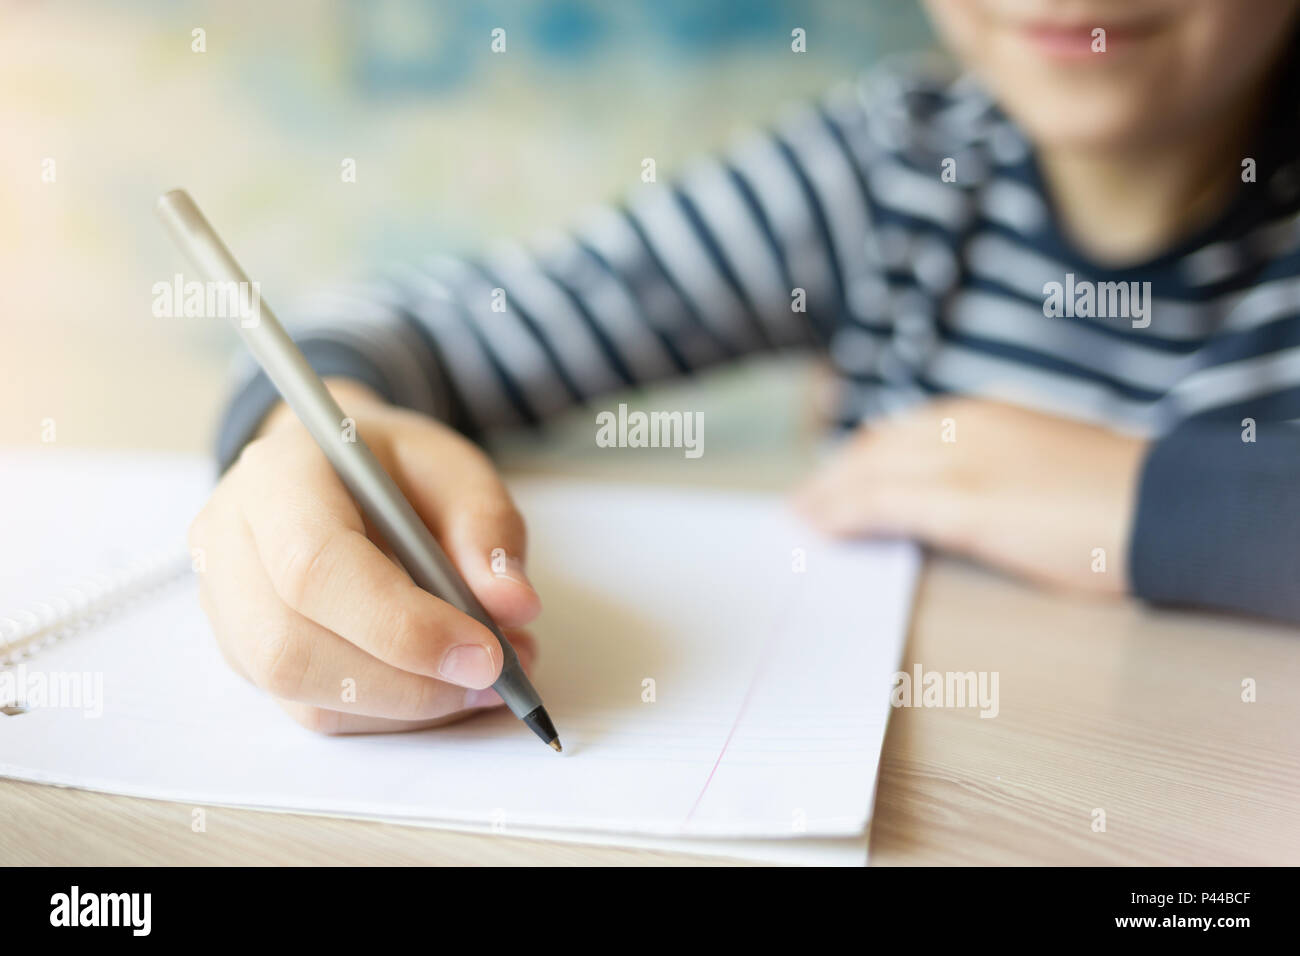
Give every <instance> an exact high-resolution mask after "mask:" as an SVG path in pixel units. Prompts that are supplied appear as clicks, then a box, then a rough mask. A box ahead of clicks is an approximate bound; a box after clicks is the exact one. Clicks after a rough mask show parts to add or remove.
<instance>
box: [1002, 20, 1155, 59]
mask: <svg viewBox="0 0 1300 956" xmlns="http://www.w3.org/2000/svg"><path fill="white" fill-rule="evenodd" d="M1098 29H1101V30H1104V31H1105V41H1106V42H1105V48H1104V50H1095V49H1094V46H1095V45H1096V41H1097V39H1098V37H1097V36H1094V31H1096V30H1098ZM1155 29H1156V24H1155V23H1154V22H1145V23H1137V22H1134V23H1123V24H1105V23H1095V24H1060V23H1049V22H1040V23H1028V24H1025V25H1023V26H1021V27H1020V28H1019V32H1020V34H1021V36H1023V37H1024V38H1025V40H1026V42H1028V43H1029V45H1030V46H1032V47H1033V48H1034V49H1035V50H1037V51H1038V52H1039V53H1041V54H1043V55H1045V56H1048V57H1051V58H1053V59H1062V60H1074V59H1084V58H1087V57H1101V56H1104V55H1105V54H1106V53H1112V52H1115V51H1116V49H1120V50H1123V49H1125V48H1127V47H1129V46H1130V45H1132V44H1133V43H1135V42H1137V41H1138V40H1141V39H1143V38H1145V37H1148V36H1150V35H1152V34H1153V33H1154V32H1155Z"/></svg>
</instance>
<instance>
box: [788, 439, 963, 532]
mask: <svg viewBox="0 0 1300 956" xmlns="http://www.w3.org/2000/svg"><path fill="white" fill-rule="evenodd" d="M928 437H929V436H927V438H928ZM916 444H917V436H916V434H915V432H914V431H913V430H907V429H900V428H898V427H897V426H890V427H885V428H880V429H871V430H865V429H864V430H862V431H860V432H859V433H858V434H857V435H855V436H854V437H853V438H851V439H850V440H849V441H848V442H846V443H845V446H844V447H843V448H842V449H841V451H840V452H839V454H838V455H836V457H835V458H833V459H832V460H831V461H829V462H827V463H826V464H825V465H823V466H822V467H821V468H820V469H819V470H818V471H817V472H815V473H814V474H813V475H812V476H811V477H810V478H809V479H808V480H806V481H805V482H804V483H803V484H802V485H801V486H800V487H799V488H798V489H796V491H795V493H794V496H793V498H792V501H791V504H792V506H793V507H794V509H795V510H796V511H797V512H798V513H799V514H800V515H801V516H802V517H804V519H805V520H807V521H808V522H809V523H811V524H812V525H813V526H814V527H816V528H818V529H820V530H822V531H824V532H825V533H827V534H830V535H835V536H840V537H847V536H868V535H870V536H880V537H910V538H916V539H918V540H921V541H925V542H927V543H929V544H934V545H938V546H942V547H945V548H948V549H950V550H956V551H962V550H964V549H965V548H966V547H967V545H968V542H967V540H966V538H967V536H968V531H969V528H968V525H969V520H968V518H969V509H970V503H971V495H970V494H969V489H968V488H966V487H965V483H964V482H963V480H962V478H961V471H960V469H959V468H957V467H954V463H953V460H954V459H955V457H956V456H955V454H949V453H948V448H947V447H939V446H938V443H937V441H936V442H935V443H934V444H935V446H936V448H935V449H931V448H929V447H928V445H927V446H925V450H924V451H923V452H922V451H921V450H919V449H917V448H916V447H914V446H915V445H916ZM936 449H937V450H936Z"/></svg>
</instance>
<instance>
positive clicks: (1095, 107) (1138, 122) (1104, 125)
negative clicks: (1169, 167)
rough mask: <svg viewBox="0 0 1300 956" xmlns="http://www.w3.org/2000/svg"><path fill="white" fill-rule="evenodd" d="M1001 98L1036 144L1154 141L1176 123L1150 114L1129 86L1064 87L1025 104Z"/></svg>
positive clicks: (1090, 146) (1099, 146)
mask: <svg viewBox="0 0 1300 956" xmlns="http://www.w3.org/2000/svg"><path fill="white" fill-rule="evenodd" d="M1040 91H1041V87H1040ZM1001 99H1002V105H1003V107H1004V108H1005V109H1006V110H1007V111H1008V112H1009V113H1010V114H1011V116H1012V117H1013V118H1014V119H1015V121H1016V122H1017V123H1018V124H1019V126H1020V127H1021V129H1022V130H1024V132H1025V133H1026V134H1027V135H1028V137H1029V138H1030V139H1031V140H1032V141H1033V142H1034V143H1035V144H1036V145H1037V146H1038V147H1039V148H1042V147H1047V148H1065V147H1068V148H1073V149H1084V150H1104V149H1114V148H1119V147H1125V146H1128V147H1132V146H1135V145H1139V144H1143V143H1150V142H1151V141H1153V140H1155V139H1158V138H1159V137H1160V135H1161V133H1162V132H1165V131H1169V129H1168V128H1169V126H1171V125H1172V123H1173V121H1174V117H1173V116H1171V115H1169V113H1168V112H1165V111H1160V112H1159V113H1153V111H1152V110H1151V109H1149V108H1145V107H1141V106H1139V104H1141V103H1143V102H1144V101H1143V100H1142V99H1141V98H1140V97H1138V96H1136V95H1134V93H1133V91H1131V90H1120V89H1114V90H1105V89H1102V90H1098V89H1084V90H1077V91H1075V90H1063V91H1062V93H1061V95H1059V96H1052V95H1042V94H1041V92H1040V95H1037V96H1035V97H1033V99H1032V101H1029V102H1025V101H1024V98H1022V97H1017V96H1005V97H1002V98H1001ZM1156 117H1160V118H1159V119H1157V118H1156ZM1161 119H1163V120H1164V122H1163V123H1161ZM1162 126H1163V127H1164V130H1162V129H1161V127H1162Z"/></svg>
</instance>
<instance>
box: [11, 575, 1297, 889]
mask: <svg viewBox="0 0 1300 956" xmlns="http://www.w3.org/2000/svg"><path fill="white" fill-rule="evenodd" d="M904 663H905V665H906V666H907V668H908V669H909V670H910V669H911V667H912V665H913V664H916V663H919V664H921V665H922V666H923V667H924V669H925V670H927V671H930V670H938V671H950V670H951V671H977V672H978V671H997V672H998V674H999V712H998V714H997V716H996V717H994V718H992V719H985V718H981V717H980V716H979V714H978V711H977V710H975V709H966V710H957V709H948V710H943V709H935V708H930V709H924V708H900V709H898V710H895V712H894V714H893V717H892V718H891V721H890V726H889V732H888V736H887V738H886V741H885V751H884V761H883V764H882V767H881V776H880V783H879V793H878V796H877V800H876V813H875V819H874V822H873V824H872V830H871V844H872V862H873V863H877V864H961V863H982V864H1037V863H1046V864H1111V863H1121V864H1122V863H1151V864H1191V863H1200V864H1249V863H1273V864H1283V863H1290V864H1296V863H1300V759H1297V758H1298V757H1300V732H1298V731H1300V695H1297V694H1296V693H1295V688H1296V687H1297V686H1300V635H1298V634H1296V633H1295V632H1294V631H1292V630H1289V629H1285V628H1279V627H1273V626H1269V625H1263V624H1259V623H1255V622H1243V621H1239V620H1233V619H1228V618H1210V617H1208V616H1205V615H1193V614H1183V613H1172V612H1154V611H1151V610H1148V609H1145V608H1143V607H1141V606H1139V605H1137V604H1135V603H1133V602H1117V603H1096V602H1091V601H1084V600H1081V599H1074V598H1069V597H1062V596H1057V595H1052V594H1047V593H1044V592H1041V591H1037V590H1034V589H1031V588H1029V587H1026V586H1024V585H1020V584H1018V583H1014V582H1011V581H1008V580H1006V579H1004V578H1001V577H999V576H996V575H994V574H991V573H989V572H986V571H983V570H979V569H976V568H972V567H969V566H966V565H964V564H961V563H959V562H956V561H953V560H950V559H946V558H940V559H931V560H930V561H929V562H928V563H927V567H926V570H925V574H924V577H923V580H922V584H921V589H920V595H919V600H918V606H917V614H916V619H915V623H914V626H913V628H912V633H911V636H910V639H909V641H908V646H907V652H906V655H905V657H904ZM1246 678H1253V679H1254V680H1255V682H1256V692H1257V701H1256V702H1255V703H1245V702H1243V701H1242V699H1241V698H1242V681H1243V679H1246ZM1096 809H1101V810H1104V811H1105V822H1106V829H1105V832H1094V830H1093V820H1094V810H1096ZM190 811H191V808H190V807H189V806H188V805H182V804H170V803H162V802H157V801H151V800H137V799H132V798H126V797H115V796H107V795H103V794H96V793H85V792H80V791H72V790H58V789H54V788H51V787H42V786H37V785H34V784H26V783H16V782H12V781H0V828H2V831H3V832H2V833H0V865H12V864H37V863H54V864H147V863H178V864H403V863H420V864H462V865H463V864H523V863H542V864H604V865H660V864H690V863H701V862H710V863H717V862H724V861H719V860H713V859H709V858H703V857H695V856H685V855H674V854H668V853H661V852H651V851H643V850H624V849H609V848H594V847H585V846H575V845H568V844H559V843H545V842H539V841H531V840H520V839H513V838H510V837H508V836H491V837H488V836H471V835H465V834H456V833H445V832H439V831H436V830H428V829H422V828H417V827H404V826H396V825H391V824H380V823H366V822H360V821H348V820H332V819H324V818H319V817H310V816H300V815H293V814H273V813H258V812H253V811H244V810H226V809H221V808H211V809H209V810H208V812H207V830H206V832H205V833H193V832H192V831H191V829H190Z"/></svg>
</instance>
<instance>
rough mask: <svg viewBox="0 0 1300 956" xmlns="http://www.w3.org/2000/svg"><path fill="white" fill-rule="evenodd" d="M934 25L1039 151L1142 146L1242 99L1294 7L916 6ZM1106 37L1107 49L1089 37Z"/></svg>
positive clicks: (1182, 0)
mask: <svg viewBox="0 0 1300 956" xmlns="http://www.w3.org/2000/svg"><path fill="white" fill-rule="evenodd" d="M925 3H926V6H927V8H928V9H929V13H930V18H931V20H932V21H933V22H934V25H935V28H936V29H937V30H938V32H939V34H940V35H941V37H942V38H943V39H944V40H945V41H946V42H947V43H948V45H949V46H950V47H951V48H952V49H953V50H954V51H955V52H956V54H957V55H958V56H959V57H960V58H961V59H962V60H963V61H964V62H965V63H966V64H967V65H968V66H969V67H971V68H972V69H973V70H974V71H975V72H976V73H977V74H978V75H979V76H980V77H981V78H982V80H983V81H984V83H985V85H986V86H987V87H988V88H989V89H990V90H991V91H992V93H993V95H994V96H995V97H997V99H998V101H999V102H1000V103H1001V105H1002V107H1003V108H1004V109H1005V110H1006V111H1007V112H1008V113H1009V114H1010V115H1011V116H1012V117H1013V118H1014V119H1015V120H1016V121H1017V122H1018V123H1019V124H1020V125H1021V126H1022V127H1023V128H1024V129H1025V131H1026V132H1027V133H1028V134H1029V136H1030V138H1032V139H1033V140H1034V141H1035V142H1037V143H1038V144H1040V145H1066V146H1071V147H1075V148H1104V149H1114V148H1116V147H1120V148H1143V147H1146V146H1151V145H1155V144H1159V143H1161V142H1168V141H1170V140H1171V139H1177V138H1178V137H1181V136H1186V135H1188V133H1190V132H1192V131H1194V130H1196V129H1197V128H1198V127H1200V126H1202V125H1203V124H1204V123H1205V122H1206V121H1207V120H1209V119H1211V118H1215V117H1217V116H1219V115H1222V114H1221V113H1220V111H1222V110H1235V109H1240V108H1241V107H1242V104H1243V98H1244V97H1249V96H1251V95H1253V94H1254V91H1255V90H1256V84H1257V83H1258V81H1259V80H1260V79H1261V77H1262V76H1263V75H1264V73H1265V72H1266V71H1267V70H1268V69H1269V67H1270V66H1271V65H1272V64H1274V63H1275V62H1277V59H1278V56H1279V55H1282V54H1283V53H1284V51H1283V50H1282V47H1283V46H1284V45H1287V44H1289V43H1290V38H1291V36H1292V34H1293V26H1294V23H1295V17H1296V14H1297V11H1298V10H1300V0H925ZM1098 28H1100V29H1102V30H1105V51H1104V52H1094V45H1096V46H1098V47H1099V46H1100V43H1099V40H1100V38H1099V37H1094V30H1096V29H1098Z"/></svg>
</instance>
